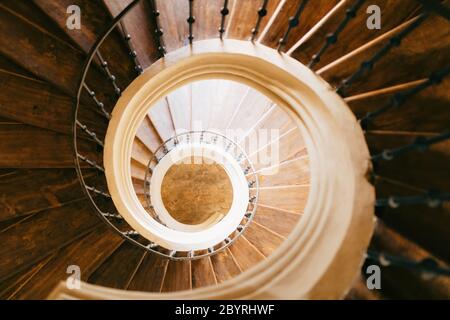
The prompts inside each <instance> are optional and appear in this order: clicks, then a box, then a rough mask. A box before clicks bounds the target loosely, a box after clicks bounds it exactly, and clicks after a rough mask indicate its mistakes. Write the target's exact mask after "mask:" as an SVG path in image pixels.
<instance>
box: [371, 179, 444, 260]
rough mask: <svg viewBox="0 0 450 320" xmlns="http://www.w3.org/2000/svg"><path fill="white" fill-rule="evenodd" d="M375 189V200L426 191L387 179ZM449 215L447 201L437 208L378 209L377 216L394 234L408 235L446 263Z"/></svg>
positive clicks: (378, 182) (420, 206)
mask: <svg viewBox="0 0 450 320" xmlns="http://www.w3.org/2000/svg"><path fill="white" fill-rule="evenodd" d="M375 187H376V190H377V198H386V197H390V196H411V195H417V194H423V193H424V192H425V190H423V189H420V188H414V187H412V186H409V185H407V184H404V183H402V182H401V181H395V180H391V179H387V178H381V179H378V180H377V181H376V184H375ZM449 213H450V204H449V203H448V202H447V203H444V204H443V205H442V206H441V207H439V208H429V207H428V206H427V205H417V206H400V207H399V208H396V209H391V208H386V209H383V210H379V213H378V215H379V217H380V218H381V219H382V220H383V221H384V222H385V223H386V224H387V225H389V226H390V227H391V228H394V229H395V230H396V231H397V232H399V233H401V234H403V235H405V236H407V237H408V238H409V239H411V240H413V241H414V242H416V243H417V244H419V245H420V246H421V247H423V248H425V249H426V250H427V251H429V252H431V253H433V254H434V255H435V256H438V257H440V258H442V259H444V260H445V261H447V262H449V261H450V250H449V247H448V245H447V243H449V241H450V235H449V232H448V228H447V226H448V225H449V223H450V214H449Z"/></svg>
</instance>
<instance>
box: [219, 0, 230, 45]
mask: <svg viewBox="0 0 450 320" xmlns="http://www.w3.org/2000/svg"><path fill="white" fill-rule="evenodd" d="M228 2H229V0H224V2H223V7H222V10H220V14H221V15H222V20H221V22H220V28H219V34H220V40H223V34H224V33H225V20H226V17H227V15H229V14H230V10H229V9H228Z"/></svg>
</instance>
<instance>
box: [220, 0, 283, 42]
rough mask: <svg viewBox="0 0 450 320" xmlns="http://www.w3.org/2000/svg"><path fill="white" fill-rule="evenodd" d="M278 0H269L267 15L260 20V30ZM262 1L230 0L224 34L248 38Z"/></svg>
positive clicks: (231, 36) (263, 27)
mask: <svg viewBox="0 0 450 320" xmlns="http://www.w3.org/2000/svg"><path fill="white" fill-rule="evenodd" d="M280 2H283V1H280V0H273V1H269V3H268V5H267V16H266V17H265V18H264V19H263V20H262V21H261V26H260V32H262V31H263V30H264V29H265V27H266V26H267V25H268V23H269V21H270V18H271V17H272V16H273V14H274V12H275V10H276V9H277V7H278V4H279V3H280ZM261 5H262V2H261V1H258V0H234V1H230V7H229V8H230V11H231V12H230V16H229V18H228V25H227V27H226V33H225V36H226V37H227V38H231V39H241V40H248V39H250V37H251V35H252V34H251V32H252V29H253V28H254V27H255V25H256V20H257V18H258V9H259V8H260V7H261Z"/></svg>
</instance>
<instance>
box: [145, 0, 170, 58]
mask: <svg viewBox="0 0 450 320" xmlns="http://www.w3.org/2000/svg"><path fill="white" fill-rule="evenodd" d="M149 3H150V8H151V10H152V13H153V17H154V19H155V36H156V43H157V46H158V51H159V54H160V55H161V56H162V57H164V56H165V55H166V47H165V45H164V39H163V35H164V30H163V29H162V28H161V22H160V13H159V10H158V8H157V6H156V2H155V0H149Z"/></svg>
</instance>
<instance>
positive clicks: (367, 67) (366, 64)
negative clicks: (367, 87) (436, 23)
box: [336, 13, 428, 96]
mask: <svg viewBox="0 0 450 320" xmlns="http://www.w3.org/2000/svg"><path fill="white" fill-rule="evenodd" d="M427 17H428V15H427V14H424V13H423V14H421V15H420V16H418V18H417V19H416V20H415V21H414V22H413V23H411V24H410V25H409V26H408V27H407V28H405V29H404V30H403V31H401V32H400V33H399V34H398V35H396V36H394V37H392V38H391V39H390V40H389V41H388V43H387V44H386V45H385V46H383V47H382V48H381V49H380V50H378V51H377V52H376V53H375V54H374V55H373V56H372V57H371V58H370V59H368V60H365V61H363V62H362V63H361V65H360V66H359V68H358V70H356V71H355V72H354V73H353V74H351V75H350V76H349V77H348V78H346V79H344V80H342V82H341V84H340V85H339V87H338V88H337V89H336V92H337V93H338V94H340V95H341V96H343V95H344V94H345V92H344V90H345V89H347V88H349V87H350V86H351V85H352V84H353V83H354V82H355V81H356V80H358V79H359V78H360V77H361V76H362V75H364V74H365V73H367V72H369V71H371V70H372V69H373V66H374V65H375V63H377V62H378V61H379V60H380V59H381V58H382V57H383V56H385V55H386V54H387V53H388V52H389V51H391V49H392V48H394V47H399V46H400V44H401V43H402V40H403V39H404V38H405V37H406V36H407V35H408V34H410V33H411V32H412V31H414V30H415V29H416V28H417V27H419V26H420V25H421V24H422V22H424V21H425V19H426V18H427Z"/></svg>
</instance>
